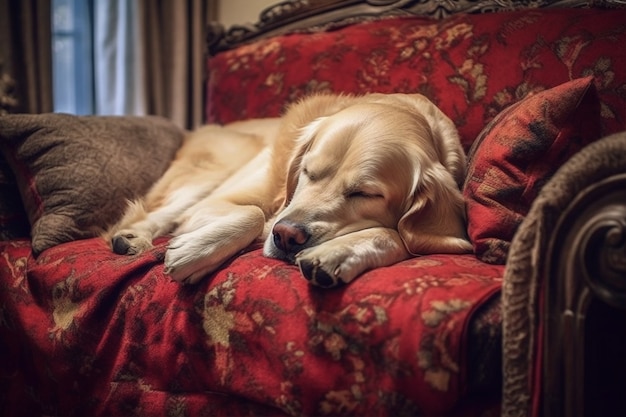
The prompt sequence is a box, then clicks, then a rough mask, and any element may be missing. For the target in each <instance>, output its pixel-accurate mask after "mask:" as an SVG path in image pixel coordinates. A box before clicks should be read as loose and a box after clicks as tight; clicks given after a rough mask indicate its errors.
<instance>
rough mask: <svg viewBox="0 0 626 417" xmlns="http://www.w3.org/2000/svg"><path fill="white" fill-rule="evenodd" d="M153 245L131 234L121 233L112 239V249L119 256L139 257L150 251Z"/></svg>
mask: <svg viewBox="0 0 626 417" xmlns="http://www.w3.org/2000/svg"><path fill="white" fill-rule="evenodd" d="M151 246H152V243H151V242H150V241H148V240H147V239H143V238H141V237H139V236H136V235H134V234H131V233H120V234H117V235H115V236H113V237H112V238H111V248H112V249H113V252H114V253H116V254H118V255H137V254H140V253H142V252H143V251H145V250H147V249H149V248H150V247H151Z"/></svg>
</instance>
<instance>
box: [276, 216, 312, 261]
mask: <svg viewBox="0 0 626 417" xmlns="http://www.w3.org/2000/svg"><path fill="white" fill-rule="evenodd" d="M272 233H273V235H274V245H276V247H277V248H278V249H280V250H282V251H283V252H285V253H287V254H289V253H291V254H295V253H296V252H300V250H301V249H302V245H304V244H305V243H306V242H307V240H309V237H310V235H309V234H308V233H307V231H306V229H305V228H304V227H303V226H300V225H297V224H293V223H291V222H289V221H287V220H280V221H279V222H278V223H276V224H275V225H274V228H273V229H272Z"/></svg>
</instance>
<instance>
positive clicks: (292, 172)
mask: <svg viewBox="0 0 626 417" xmlns="http://www.w3.org/2000/svg"><path fill="white" fill-rule="evenodd" d="M323 119H324V117H319V118H317V119H315V120H313V121H312V122H310V123H309V124H308V125H306V126H305V127H304V128H302V129H301V130H300V136H298V138H296V139H295V140H296V146H295V148H294V149H293V151H292V154H291V158H290V160H289V164H288V166H287V180H286V187H287V190H286V195H285V203H284V205H285V206H287V205H288V204H289V202H290V201H291V197H293V193H294V192H295V191H296V187H297V185H298V177H299V176H300V170H301V169H302V157H303V156H304V154H305V153H306V152H307V150H308V149H309V148H310V147H311V143H312V142H313V139H314V138H315V134H316V133H317V129H318V126H319V124H320V123H321V121H322V120H323Z"/></svg>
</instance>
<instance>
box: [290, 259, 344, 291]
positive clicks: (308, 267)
mask: <svg viewBox="0 0 626 417" xmlns="http://www.w3.org/2000/svg"><path fill="white" fill-rule="evenodd" d="M298 266H299V267H300V272H302V275H304V278H306V279H307V281H309V282H310V283H311V284H315V285H318V286H320V287H324V288H330V287H334V286H336V285H337V284H338V280H337V277H335V276H334V275H332V274H329V273H328V272H326V271H325V270H324V268H323V267H322V266H321V264H320V262H319V260H317V259H316V260H314V261H309V260H299V261H298Z"/></svg>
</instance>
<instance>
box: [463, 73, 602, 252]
mask: <svg viewBox="0 0 626 417" xmlns="http://www.w3.org/2000/svg"><path fill="white" fill-rule="evenodd" d="M600 123H601V120H600V103H599V101H598V94H597V92H596V89H595V86H594V84H593V78H592V77H586V78H580V79H577V80H573V81H570V82H567V83H564V84H562V85H559V86H557V87H553V88H550V89H548V90H545V91H542V92H540V93H537V94H534V95H531V96H529V97H527V98H526V99H524V100H522V101H520V102H518V103H516V104H514V105H512V106H509V107H508V108H506V109H505V110H503V111H502V112H500V114H499V115H498V116H497V117H496V118H495V119H493V120H492V121H491V123H490V124H489V125H487V126H486V127H485V129H484V130H483V131H482V132H481V134H480V136H479V137H478V139H476V141H475V142H474V144H473V145H472V148H471V150H470V152H469V154H468V160H469V168H468V170H467V178H466V180H465V185H464V187H463V195H464V196H465V201H466V204H467V222H468V226H467V228H468V234H469V237H470V240H471V241H472V243H473V245H474V252H475V253H476V256H478V257H479V258H480V259H482V260H483V261H485V262H490V263H500V264H504V263H505V262H506V257H507V253H508V251H509V247H510V245H511V241H512V240H513V236H514V235H515V232H516V231H517V228H518V227H519V225H520V224H521V222H522V220H523V219H524V217H525V216H526V214H527V213H528V210H529V209H530V206H531V204H532V202H533V201H534V200H535V198H536V197H537V194H538V193H539V191H540V190H541V187H543V185H545V183H546V182H547V181H548V180H549V179H550V178H551V177H552V175H554V173H555V172H556V170H557V169H558V168H559V167H560V166H561V165H563V163H565V161H567V160H568V159H569V158H571V157H572V155H574V154H575V153H576V152H578V151H580V150H581V149H582V148H583V147H584V146H586V145H588V144H589V143H591V142H593V141H595V140H597V139H599V138H600Z"/></svg>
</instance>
